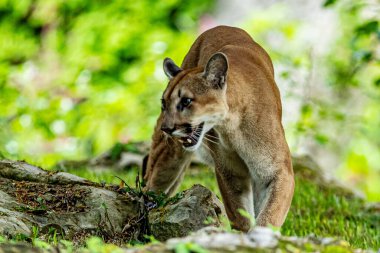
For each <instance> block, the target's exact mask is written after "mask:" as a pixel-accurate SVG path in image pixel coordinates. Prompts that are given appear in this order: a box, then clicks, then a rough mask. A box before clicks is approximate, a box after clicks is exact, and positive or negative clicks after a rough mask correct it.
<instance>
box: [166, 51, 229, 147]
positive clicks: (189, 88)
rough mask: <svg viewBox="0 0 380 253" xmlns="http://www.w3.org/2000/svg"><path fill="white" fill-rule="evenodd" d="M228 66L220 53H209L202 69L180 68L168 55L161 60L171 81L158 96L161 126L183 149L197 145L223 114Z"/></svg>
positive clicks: (226, 106)
mask: <svg viewBox="0 0 380 253" xmlns="http://www.w3.org/2000/svg"><path fill="white" fill-rule="evenodd" d="M227 70H228V61H227V57H226V55H225V54H223V53H216V54H214V55H213V56H211V58H210V59H209V61H208V63H207V64H206V66H205V68H204V69H203V68H194V69H187V70H182V69H181V68H180V67H178V66H177V65H176V64H175V63H174V62H173V61H172V60H171V59H169V58H166V59H165V60H164V71H165V74H166V75H167V76H168V77H169V79H170V81H169V84H168V86H167V88H166V90H165V91H164V93H163V95H162V100H161V102H162V122H161V130H162V131H163V132H164V133H165V134H167V135H169V136H172V137H174V138H176V139H177V140H178V141H179V142H181V143H182V146H183V148H185V149H186V150H189V151H194V150H196V149H197V148H199V147H200V145H201V143H202V140H203V138H205V134H206V133H207V132H208V131H209V130H210V129H211V128H213V127H214V126H215V125H217V124H218V123H220V122H221V120H223V119H224V117H225V116H226V114H227V111H228V105H227V101H226V86H227V83H226V80H227ZM206 138H207V137H206Z"/></svg>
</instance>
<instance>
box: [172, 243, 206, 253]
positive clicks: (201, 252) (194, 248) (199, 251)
mask: <svg viewBox="0 0 380 253" xmlns="http://www.w3.org/2000/svg"><path fill="white" fill-rule="evenodd" d="M174 252H175V253H207V252H208V251H207V250H205V249H204V248H202V247H201V246H199V245H198V244H195V243H192V242H186V243H178V244H177V245H176V246H175V248H174Z"/></svg>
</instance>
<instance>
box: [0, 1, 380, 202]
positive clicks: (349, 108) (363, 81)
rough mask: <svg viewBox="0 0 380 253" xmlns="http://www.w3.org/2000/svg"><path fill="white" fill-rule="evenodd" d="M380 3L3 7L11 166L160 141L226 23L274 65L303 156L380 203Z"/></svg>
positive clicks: (1, 72) (1, 84) (0, 74)
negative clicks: (170, 75)
mask: <svg viewBox="0 0 380 253" xmlns="http://www.w3.org/2000/svg"><path fill="white" fill-rule="evenodd" d="M379 19H380V1H378V0H355V1H348V0H324V1H320V0H288V1H277V0H268V1H259V0H240V1H229V0H192V1H187V0H186V1H180V0H161V1H154V0H138V1H129V0H123V1H122V0H115V1H104V0H93V1H89V0H55V1H51V0H17V1H16V0H0V157H6V158H11V159H25V160H27V161H29V162H31V163H34V164H37V165H41V166H44V167H49V166H52V165H54V164H55V163H56V162H58V161H59V160H62V159H84V158H88V157H93V156H95V155H98V154H100V153H101V152H103V151H105V150H107V149H109V148H110V147H111V146H113V145H114V144H115V143H117V142H121V143H127V142H130V141H139V140H149V138H150V136H151V133H152V129H153V126H154V124H155V121H156V117H157V115H158V114H159V111H160V101H159V99H160V97H161V92H162V90H163V89H164V87H165V85H166V84H167V79H166V77H165V75H164V74H163V71H162V60H163V59H164V58H165V57H167V56H169V57H171V58H173V59H174V60H175V61H176V62H177V63H178V64H180V63H181V61H182V59H183V57H184V56H185V54H186V52H187V50H188V49H189V47H190V46H191V44H192V42H193V41H194V40H195V38H196V37H197V36H198V35H199V34H200V33H201V32H203V31H205V30H207V29H209V28H212V27H214V26H216V25H220V24H224V25H233V26H238V27H241V28H243V29H245V30H246V31H247V32H249V33H250V34H251V35H252V37H253V38H254V39H255V40H256V41H257V42H258V43H260V44H261V45H262V46H263V47H264V48H265V49H266V50H267V51H268V52H269V54H270V56H271V57H272V59H273V62H274V66H275V71H276V80H277V84H278V86H279V88H280V90H281V95H282V102H283V108H284V118H283V119H284V126H285V130H286V135H287V139H288V142H289V145H290V148H291V151H292V152H293V153H294V154H309V155H310V156H312V157H313V158H314V159H315V160H316V161H317V162H318V163H319V164H320V165H321V167H322V168H323V169H324V170H325V172H326V173H327V175H328V176H331V177H337V178H339V179H340V180H342V182H344V183H345V184H347V185H350V186H351V185H352V186H353V187H354V188H355V189H358V190H359V191H361V192H362V193H363V194H364V195H365V196H366V197H367V199H368V200H370V201H379V200H380V110H379V109H380V46H379V44H380V26H379Z"/></svg>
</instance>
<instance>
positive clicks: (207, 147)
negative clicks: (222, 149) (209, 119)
mask: <svg viewBox="0 0 380 253" xmlns="http://www.w3.org/2000/svg"><path fill="white" fill-rule="evenodd" d="M202 145H203V146H204V147H205V148H206V149H207V150H209V151H210V152H211V153H212V154H213V155H214V156H215V152H214V151H213V150H212V149H211V148H210V147H209V146H207V145H206V143H204V142H202Z"/></svg>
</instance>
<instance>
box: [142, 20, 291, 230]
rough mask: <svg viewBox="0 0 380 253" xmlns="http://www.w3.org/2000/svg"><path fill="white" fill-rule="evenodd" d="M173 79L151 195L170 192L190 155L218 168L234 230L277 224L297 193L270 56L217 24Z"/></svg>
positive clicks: (151, 164)
mask: <svg viewBox="0 0 380 253" xmlns="http://www.w3.org/2000/svg"><path fill="white" fill-rule="evenodd" d="M163 69H164V72H165V74H166V75H167V76H168V78H169V79H170V81H169V84H168V86H167V88H166V89H165V91H164V93H163V95H162V112H161V114H160V116H159V118H158V121H157V125H156V127H155V130H154V134H153V140H152V144H151V150H150V153H149V155H148V156H147V157H146V159H145V162H144V164H145V165H144V167H145V168H144V169H145V172H144V174H145V175H144V179H145V181H146V190H152V191H162V192H165V193H167V194H171V193H173V192H174V191H175V190H176V188H177V186H178V185H179V184H180V183H181V180H182V179H183V176H184V172H185V169H186V168H187V167H188V165H189V163H190V161H191V157H192V156H193V155H198V156H199V157H201V158H202V160H203V161H204V162H205V163H206V164H208V165H209V166H212V167H214V168H215V174H216V179H217V182H218V186H219V188H220V192H221V195H222V198H223V203H224V205H225V209H226V212H227V215H228V218H229V220H230V222H231V224H232V227H233V228H235V229H238V230H241V231H248V230H249V229H250V228H251V222H250V221H249V219H248V218H246V217H244V216H243V215H241V212H240V211H239V209H243V210H245V211H246V212H248V213H249V214H250V215H251V216H252V217H255V218H256V225H258V226H267V225H273V226H277V227H280V226H281V225H282V224H283V223H284V220H285V217H286V215H287V212H288V210H289V207H290V204H291V201H292V198H293V191H294V175H293V168H292V163H291V156H290V152H289V148H288V145H287V142H286V140H285V134H284V130H283V127H282V123H281V114H282V107H281V99H280V93H279V90H278V88H277V86H276V83H275V80H274V70H273V65H272V62H271V59H270V58H269V56H268V54H267V53H266V52H265V50H264V49H263V48H262V47H260V46H259V45H258V44H257V43H256V42H255V41H253V39H252V38H251V37H250V36H249V35H248V33H246V32H245V31H244V30H241V29H239V28H234V27H227V26H218V27H215V28H213V29H210V30H208V31H206V32H204V33H203V34H201V35H200V36H199V37H198V39H197V40H196V41H195V42H194V44H193V45H192V47H191V48H190V51H189V52H188V54H187V55H186V57H185V59H184V60H183V63H182V65H181V67H179V66H177V65H176V64H175V63H174V62H173V61H172V60H171V59H169V58H166V59H165V60H164V63H163Z"/></svg>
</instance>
